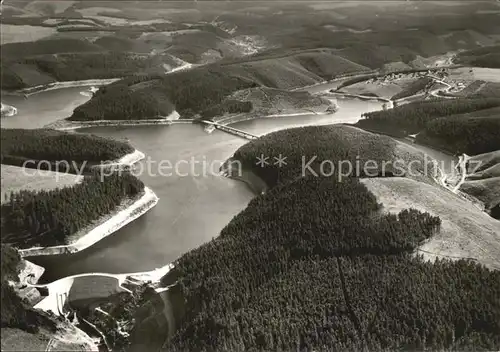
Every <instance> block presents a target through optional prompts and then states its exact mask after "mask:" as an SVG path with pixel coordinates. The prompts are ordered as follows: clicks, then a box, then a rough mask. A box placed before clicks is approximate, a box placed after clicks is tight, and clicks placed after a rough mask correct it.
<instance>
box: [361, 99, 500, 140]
mask: <svg viewBox="0 0 500 352" xmlns="http://www.w3.org/2000/svg"><path fill="white" fill-rule="evenodd" d="M497 106H500V99H499V98H496V97H487V98H460V99H436V100H428V101H419V102H413V103H409V104H406V105H402V106H398V107H395V108H394V109H390V110H383V111H373V112H368V113H365V114H363V119H361V120H360V121H358V122H357V123H356V126H358V127H361V128H364V129H370V130H372V129H373V130H378V131H382V132H387V133H392V134H400V135H408V134H414V133H418V132H420V131H421V130H423V129H424V128H425V127H426V126H427V124H428V123H429V122H430V121H432V120H434V119H438V118H440V117H445V116H450V115H456V114H464V113H470V112H474V111H478V110H485V109H489V108H493V107H497ZM457 121H458V120H457Z"/></svg>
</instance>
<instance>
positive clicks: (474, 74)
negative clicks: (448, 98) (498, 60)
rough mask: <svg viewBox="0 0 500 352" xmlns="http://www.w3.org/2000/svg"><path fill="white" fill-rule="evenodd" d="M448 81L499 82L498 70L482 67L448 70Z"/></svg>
mask: <svg viewBox="0 0 500 352" xmlns="http://www.w3.org/2000/svg"><path fill="white" fill-rule="evenodd" d="M449 79H452V80H453V79H455V80H456V79H460V80H467V81H485V82H495V83H499V82H500V69H498V68H484V67H460V68H454V69H451V70H449Z"/></svg>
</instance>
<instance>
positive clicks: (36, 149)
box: [0, 128, 134, 171]
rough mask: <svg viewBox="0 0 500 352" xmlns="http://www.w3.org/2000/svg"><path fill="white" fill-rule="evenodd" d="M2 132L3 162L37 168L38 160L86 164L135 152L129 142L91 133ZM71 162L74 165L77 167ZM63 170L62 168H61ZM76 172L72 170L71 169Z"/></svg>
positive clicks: (22, 130)
mask: <svg viewBox="0 0 500 352" xmlns="http://www.w3.org/2000/svg"><path fill="white" fill-rule="evenodd" d="M1 131H2V133H1V147H0V152H1V162H2V164H9V165H15V166H23V163H25V162H26V161H28V160H34V161H36V163H31V164H29V165H27V167H36V164H38V161H41V160H44V161H48V162H51V163H53V162H57V161H67V162H69V163H71V162H72V161H74V162H75V164H76V165H80V164H82V163H86V165H83V166H92V165H95V164H100V163H101V162H103V161H109V160H116V159H119V158H121V157H122V156H124V155H126V154H128V153H131V152H133V151H134V148H132V146H130V144H128V143H125V142H121V141H116V140H112V139H107V138H103V137H99V136H93V135H89V134H78V133H67V132H61V131H56V130H50V129H32V130H26V129H4V128H2V130H1ZM76 165H71V166H76ZM60 171H61V170H60ZM68 171H73V170H68Z"/></svg>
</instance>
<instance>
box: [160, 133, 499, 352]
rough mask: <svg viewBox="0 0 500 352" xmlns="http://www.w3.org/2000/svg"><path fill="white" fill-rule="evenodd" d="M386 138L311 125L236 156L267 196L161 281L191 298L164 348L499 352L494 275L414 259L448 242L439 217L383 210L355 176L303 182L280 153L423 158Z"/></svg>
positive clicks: (294, 164) (296, 165)
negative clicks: (258, 161)
mask: <svg viewBox="0 0 500 352" xmlns="http://www.w3.org/2000/svg"><path fill="white" fill-rule="evenodd" d="M386 138H387V137H383V136H376V135H372V134H370V133H367V132H364V131H360V130H357V129H355V128H352V127H348V126H336V127H332V126H323V127H306V128H296V129H290V130H285V131H279V132H276V133H271V134H268V135H266V136H264V137H261V138H259V139H256V140H253V141H252V142H250V143H248V144H246V145H244V146H243V147H241V148H240V149H239V150H238V151H237V152H236V153H235V156H234V158H235V159H238V160H240V161H242V163H243V164H244V165H245V166H246V167H247V168H250V170H251V171H252V172H254V173H256V174H257V175H258V176H260V177H262V178H263V180H264V181H265V182H266V183H267V184H268V186H269V187H270V189H269V190H268V191H267V193H265V194H261V195H259V196H258V197H256V198H254V199H253V200H252V201H251V202H250V203H249V205H248V207H247V208H246V209H245V210H243V211H242V212H241V213H240V214H238V215H237V216H236V217H235V218H233V220H232V221H231V222H230V223H229V224H228V225H227V226H226V227H225V228H224V229H223V230H222V232H221V234H220V236H219V237H218V238H216V239H214V240H212V241H211V242H209V243H207V244H205V245H203V246H201V247H200V248H198V249H195V250H193V251H191V252H189V253H187V254H185V255H184V256H182V257H181V258H180V259H179V260H178V261H177V262H176V267H175V269H174V271H173V272H172V273H170V274H169V275H167V276H166V277H165V278H164V279H163V280H164V283H165V284H168V283H169V282H172V279H173V278H175V279H174V280H177V282H178V285H179V287H180V290H181V291H182V294H183V295H184V298H185V307H184V316H183V318H182V319H181V320H180V323H179V328H178V329H177V330H176V332H175V333H174V335H173V337H172V338H171V339H170V340H169V341H168V342H167V344H165V345H164V346H163V350H165V351H192V350H196V351H247V350H252V351H269V350H282V351H292V350H293V351H330V350H341V351H344V350H350V351H363V350H365V351H366V350H370V351H394V350H471V349H473V350H486V351H489V350H498V349H499V348H500V300H498V297H500V272H498V271H495V270H490V269H488V268H486V267H484V266H482V265H479V264H476V263H474V262H471V261H467V260H459V261H450V260H437V261H435V262H432V261H427V260H424V259H423V258H422V257H421V256H419V255H418V254H416V249H417V247H419V246H420V245H421V244H423V243H424V242H425V241H427V240H428V239H430V238H431V237H433V236H435V235H436V234H437V233H438V232H439V231H440V228H441V219H440V218H439V217H437V216H434V215H431V214H429V213H424V212H421V211H418V210H415V209H411V208H409V209H405V210H402V211H400V212H399V213H387V212H386V211H384V209H383V208H382V205H381V204H379V203H378V201H377V198H376V197H375V196H374V195H373V194H372V193H371V192H369V191H368V189H367V188H366V187H365V186H364V184H363V183H361V182H360V180H359V179H358V178H357V177H355V176H356V175H349V177H344V178H342V179H341V180H339V179H337V178H336V177H335V176H327V177H326V176H321V175H319V176H318V177H316V176H313V175H309V176H305V177H301V176H300V175H298V174H297V172H296V170H300V168H301V165H300V164H301V160H300V158H299V157H297V156H296V155H295V154H286V153H287V152H290V153H291V152H292V151H295V152H296V153H297V155H300V154H301V153H304V155H308V152H313V151H314V150H315V151H316V152H317V154H318V155H319V156H320V157H319V159H321V158H328V159H329V160H341V159H340V158H346V160H351V158H352V157H353V155H352V153H351V152H349V146H351V148H352V146H353V145H359V150H357V151H356V152H357V153H359V154H361V156H362V159H365V158H366V159H369V158H375V160H378V159H377V158H383V157H385V158H388V157H389V156H390V155H393V156H394V155H396V156H400V157H401V156H406V157H409V158H415V155H407V154H405V153H404V150H398V148H399V147H398V146H396V145H394V144H391V143H389V139H388V140H387V141H385V139H386ZM360 140H362V141H363V142H360ZM384 141H385V142H384ZM328 145H329V146H330V148H329V149H328V148H327V146H328ZM375 145H378V146H379V147H378V148H374V146H375ZM288 146H290V147H288ZM332 146H335V148H332ZM261 153H264V155H276V154H277V153H285V154H284V155H286V156H288V157H289V159H287V162H288V165H287V166H285V167H283V168H279V167H275V166H268V167H263V168H261V167H259V166H256V165H255V157H256V156H258V155H260V154H261ZM266 153H269V154H266ZM394 153H396V154H394ZM398 153H399V155H398ZM251 160H252V161H253V163H252V164H250V161H251ZM381 176H383V175H379V176H378V177H381ZM165 334H167V332H165Z"/></svg>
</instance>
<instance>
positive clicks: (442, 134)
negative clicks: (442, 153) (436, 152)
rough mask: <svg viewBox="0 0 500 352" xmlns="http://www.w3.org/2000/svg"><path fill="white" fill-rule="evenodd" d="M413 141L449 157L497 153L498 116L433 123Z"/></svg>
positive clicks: (452, 118) (435, 121)
mask: <svg viewBox="0 0 500 352" xmlns="http://www.w3.org/2000/svg"><path fill="white" fill-rule="evenodd" d="M416 140H417V142H419V143H423V144H429V145H432V146H435V147H438V148H441V149H446V150H448V151H449V152H452V153H466V154H469V155H476V154H482V153H487V152H492V151H495V150H500V115H493V116H485V117H469V118H467V117H463V118H458V119H457V118H456V117H445V118H441V119H437V120H433V121H431V122H429V123H428V124H427V125H426V127H425V129H424V130H423V131H422V132H420V133H419V134H418V135H417V138H416Z"/></svg>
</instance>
